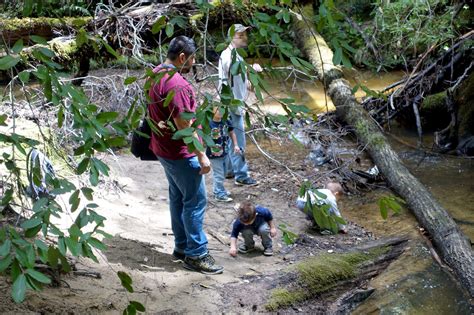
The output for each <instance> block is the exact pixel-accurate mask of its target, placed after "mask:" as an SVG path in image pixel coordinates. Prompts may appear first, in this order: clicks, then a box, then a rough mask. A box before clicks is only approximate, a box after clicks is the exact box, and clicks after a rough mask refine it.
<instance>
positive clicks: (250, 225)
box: [229, 201, 277, 257]
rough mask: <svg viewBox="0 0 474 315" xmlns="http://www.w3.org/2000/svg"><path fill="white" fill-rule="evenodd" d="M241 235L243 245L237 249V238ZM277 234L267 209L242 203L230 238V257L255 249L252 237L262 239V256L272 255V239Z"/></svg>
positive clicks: (247, 202) (249, 203) (248, 202)
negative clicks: (256, 236)
mask: <svg viewBox="0 0 474 315" xmlns="http://www.w3.org/2000/svg"><path fill="white" fill-rule="evenodd" d="M239 233H242V237H243V238H244V243H243V244H240V245H239V247H238V249H237V238H238V236H239ZM276 234H277V230H276V227H275V223H274V222H273V215H272V213H271V212H270V210H268V209H267V208H264V207H261V206H255V205H254V204H252V203H251V202H250V201H244V202H243V203H241V204H240V206H239V208H238V217H237V219H236V220H235V222H234V225H233V228H232V234H231V237H230V250H229V254H230V255H231V256H234V257H235V256H237V251H238V252H239V253H242V254H246V253H249V252H251V251H253V250H254V249H255V241H254V239H253V236H254V235H258V236H260V237H261V239H262V245H263V255H265V256H272V255H273V241H272V238H273V237H275V236H276Z"/></svg>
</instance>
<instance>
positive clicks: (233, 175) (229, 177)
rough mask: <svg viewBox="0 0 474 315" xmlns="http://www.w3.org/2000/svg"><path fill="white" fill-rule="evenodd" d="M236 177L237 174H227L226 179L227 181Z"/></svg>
mask: <svg viewBox="0 0 474 315" xmlns="http://www.w3.org/2000/svg"><path fill="white" fill-rule="evenodd" d="M234 177H235V174H234V173H231V174H225V178H226V179H231V178H234Z"/></svg>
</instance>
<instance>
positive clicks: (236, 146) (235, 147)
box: [229, 131, 240, 154]
mask: <svg viewBox="0 0 474 315" xmlns="http://www.w3.org/2000/svg"><path fill="white" fill-rule="evenodd" d="M229 136H230V138H231V139H232V143H233V144H234V153H237V154H239V153H240V148H239V144H238V143H237V137H236V136H235V133H234V131H229Z"/></svg>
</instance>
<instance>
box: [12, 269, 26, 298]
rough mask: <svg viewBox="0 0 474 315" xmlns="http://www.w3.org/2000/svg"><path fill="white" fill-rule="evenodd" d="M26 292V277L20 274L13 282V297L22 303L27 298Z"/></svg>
mask: <svg viewBox="0 0 474 315" xmlns="http://www.w3.org/2000/svg"><path fill="white" fill-rule="evenodd" d="M25 293H26V277H25V275H24V274H20V275H19V276H18V278H16V280H15V282H14V283H13V288H12V297H13V300H14V301H15V302H16V303H21V302H23V300H24V299H25Z"/></svg>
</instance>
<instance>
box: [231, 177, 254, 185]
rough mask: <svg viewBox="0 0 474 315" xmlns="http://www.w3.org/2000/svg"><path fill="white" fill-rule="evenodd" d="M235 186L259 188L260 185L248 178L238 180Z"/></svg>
mask: <svg viewBox="0 0 474 315" xmlns="http://www.w3.org/2000/svg"><path fill="white" fill-rule="evenodd" d="M235 184H236V185H238V186H257V185H258V183H257V181H256V180H255V179H253V178H251V177H247V178H245V179H236V180H235Z"/></svg>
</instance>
